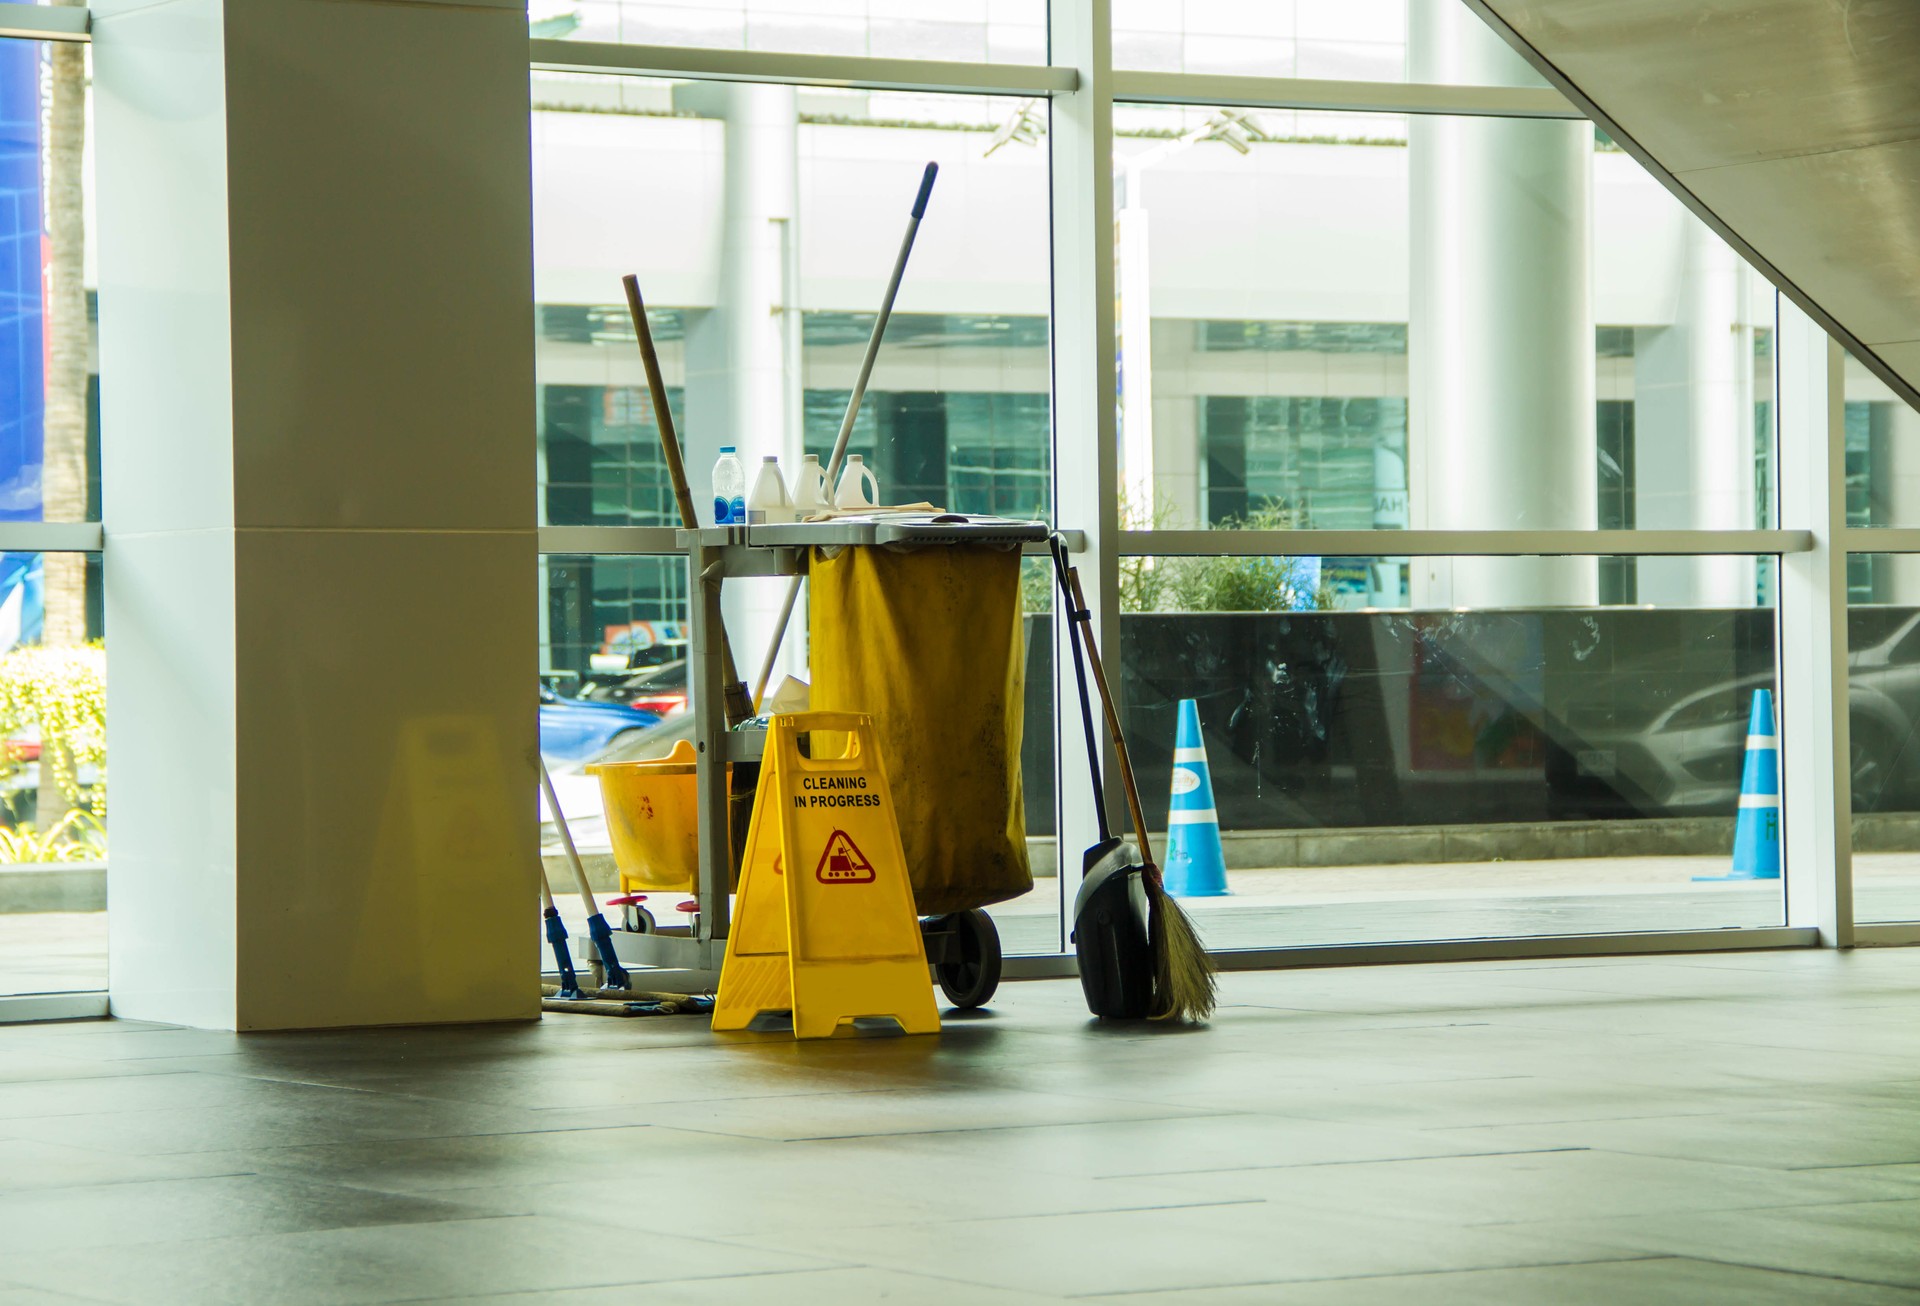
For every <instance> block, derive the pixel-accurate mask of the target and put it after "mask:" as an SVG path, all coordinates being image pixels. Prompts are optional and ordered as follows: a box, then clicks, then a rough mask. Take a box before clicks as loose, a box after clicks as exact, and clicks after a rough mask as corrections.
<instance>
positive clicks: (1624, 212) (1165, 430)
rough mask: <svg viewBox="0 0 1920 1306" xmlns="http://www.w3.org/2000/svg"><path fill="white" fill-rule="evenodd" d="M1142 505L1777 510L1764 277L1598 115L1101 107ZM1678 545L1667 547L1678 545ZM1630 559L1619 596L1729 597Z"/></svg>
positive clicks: (1669, 520)
mask: <svg viewBox="0 0 1920 1306" xmlns="http://www.w3.org/2000/svg"><path fill="white" fill-rule="evenodd" d="M1115 124H1116V142H1115V159H1114V163H1115V175H1116V184H1115V203H1116V209H1117V211H1116V215H1115V218H1116V227H1115V230H1116V241H1117V244H1118V258H1117V262H1116V268H1117V284H1118V292H1119V293H1118V299H1119V313H1118V318H1119V335H1120V358H1119V380H1120V387H1119V389H1120V393H1119V405H1118V407H1119V414H1118V416H1119V423H1118V425H1119V437H1120V455H1121V458H1120V461H1121V466H1122V481H1123V493H1124V496H1125V499H1124V502H1125V509H1124V511H1125V514H1126V516H1127V517H1128V519H1129V520H1130V521H1131V522H1132V523H1133V524H1135V525H1136V526H1142V527H1144V526H1158V527H1165V528H1196V527H1199V528H1212V529H1232V528H1261V529H1286V528H1289V527H1303V528H1318V529H1341V530H1353V529H1362V530H1364V529H1383V530H1395V529H1404V528H1409V527H1412V528H1432V529H1501V528H1515V529H1527V528H1533V529H1592V528H1596V527H1598V528H1602V529H1632V528H1636V527H1638V528H1648V529H1745V528H1750V527H1764V526H1768V525H1770V524H1771V523H1772V521H1773V520H1774V509H1773V500H1774V487H1773V474H1772V466H1773V439H1772V425H1773V423H1772V385H1773V381H1772V373H1773V360H1772V337H1773V311H1774V300H1773V293H1772V291H1771V289H1770V288H1768V287H1767V286H1766V285H1765V284H1764V282H1762V281H1761V279H1760V278H1759V277H1758V275H1757V274H1756V273H1754V272H1753V271H1752V270H1751V269H1749V268H1748V267H1746V266H1745V265H1744V264H1743V263H1742V262H1741V261H1740V260H1739V258H1738V257H1737V256H1736V255H1735V254H1734V253H1733V251H1732V250H1731V249H1730V248H1728V247H1727V246H1726V245H1725V244H1724V243H1723V242H1721V241H1720V240H1719V239H1718V238H1717V237H1716V236H1714V235H1713V233H1712V232H1710V231H1709V230H1708V229H1707V228H1706V227H1705V226H1704V225H1703V224H1701V223H1700V222H1698V221H1697V220H1695V219H1694V218H1693V217H1692V216H1691V215H1689V214H1688V213H1687V212H1686V211H1685V210H1684V209H1683V208H1682V207H1681V206H1680V205H1679V204H1677V203H1676V202H1675V201H1674V200H1673V199H1672V198H1671V197H1670V196H1669V195H1668V194H1667V193H1666V192H1665V191H1664V190H1663V189H1662V188H1661V187H1660V185H1659V183H1658V182H1656V181H1655V180H1654V179H1653V178H1652V177H1651V176H1649V175H1648V174H1647V173H1646V172H1645V171H1644V170H1642V169H1641V168H1640V167H1639V166H1638V165H1637V164H1636V163H1634V162H1633V160H1632V159H1631V158H1629V157H1628V156H1627V155H1626V154H1624V153H1622V152H1621V151H1620V150H1618V149H1617V148H1615V147H1614V146H1613V145H1612V144H1611V143H1610V142H1607V141H1606V140H1604V139H1599V138H1596V136H1595V134H1594V132H1593V131H1592V129H1591V127H1590V126H1588V125H1586V124H1582V123H1575V122H1539V121H1536V122H1508V121H1497V120H1491V119H1471V118H1457V117H1446V116H1439V115H1423V116H1420V117H1418V118H1415V119H1411V120H1410V119H1408V118H1405V117H1400V116H1394V115H1381V114H1374V115H1365V114H1361V115H1355V114H1312V113H1269V112H1265V111H1260V112H1250V111H1241V110H1231V109H1221V108H1218V107H1211V106H1192V107H1176V106H1142V105H1133V106H1119V107H1116V110H1115ZM1664 570H1665V571H1667V572H1671V571H1672V569H1670V568H1669V569H1664ZM1662 573H1663V569H1662V568H1660V567H1652V568H1651V570H1650V571H1649V573H1648V575H1647V576H1646V578H1645V587H1644V592H1643V586H1642V584H1641V579H1642V578H1641V577H1639V576H1638V575H1636V567H1635V565H1634V564H1633V563H1632V561H1631V560H1624V559H1623V560H1620V561H1619V562H1618V563H1615V564H1613V565H1612V566H1611V567H1610V569H1609V570H1608V571H1607V572H1606V573H1605V575H1604V576H1603V577H1602V578H1601V579H1600V581H1599V584H1600V593H1601V594H1602V595H1603V596H1604V597H1605V598H1607V599H1608V600H1610V601H1626V602H1631V601H1634V600H1636V599H1639V600H1641V601H1651V602H1656V603H1662V604H1669V603H1702V604H1707V605H1713V606H1719V605H1724V604H1728V603H1743V602H1746V601H1747V600H1748V598H1749V597H1750V596H1748V595H1746V594H1744V593H1734V592H1730V591H1724V590H1716V589H1703V590H1691V591H1689V590H1683V589H1677V588H1675V585H1674V582H1673V579H1672V577H1671V575H1668V576H1666V578H1665V579H1663V578H1662Z"/></svg>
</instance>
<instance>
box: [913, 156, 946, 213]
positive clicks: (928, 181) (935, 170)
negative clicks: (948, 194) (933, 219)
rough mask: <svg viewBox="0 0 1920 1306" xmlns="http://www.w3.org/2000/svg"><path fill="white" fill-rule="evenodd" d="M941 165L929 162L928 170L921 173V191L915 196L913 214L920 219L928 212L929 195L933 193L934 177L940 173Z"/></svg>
mask: <svg viewBox="0 0 1920 1306" xmlns="http://www.w3.org/2000/svg"><path fill="white" fill-rule="evenodd" d="M939 172H940V165H939V164H937V163H929V164H928V165H927V170H926V171H925V172H923V173H921V174H920V193H919V194H918V195H916V196H914V198H913V216H914V220H915V221H918V220H919V219H920V218H922V217H924V216H925V215H926V212H927V196H929V195H931V194H933V179H934V178H935V177H936V176H938V175H939Z"/></svg>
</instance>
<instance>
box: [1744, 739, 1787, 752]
mask: <svg viewBox="0 0 1920 1306" xmlns="http://www.w3.org/2000/svg"><path fill="white" fill-rule="evenodd" d="M1779 747H1780V740H1779V737H1778V736H1776V735H1748V736H1747V751H1748V752H1752V751H1753V750H1754V749H1756V748H1764V749H1766V750H1767V751H1769V752H1774V751H1777V750H1778V749H1779Z"/></svg>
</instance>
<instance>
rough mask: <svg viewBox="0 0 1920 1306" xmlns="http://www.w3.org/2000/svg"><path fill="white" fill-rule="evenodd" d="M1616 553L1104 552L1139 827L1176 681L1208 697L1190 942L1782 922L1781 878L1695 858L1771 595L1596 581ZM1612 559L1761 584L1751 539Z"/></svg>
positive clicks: (1719, 828)
mask: <svg viewBox="0 0 1920 1306" xmlns="http://www.w3.org/2000/svg"><path fill="white" fill-rule="evenodd" d="M1609 561H1613V560H1609V559H1598V558H1590V557H1589V558H1555V559H1543V558H1414V559H1407V558H1392V557H1370V558H1152V559H1148V558H1130V559H1124V560H1123V561H1122V584H1121V593H1122V606H1123V612H1122V615H1121V618H1120V633H1121V654H1122V674H1123V677H1124V683H1125V687H1126V691H1125V692H1126V712H1127V730H1128V742H1129V747H1130V749H1131V751H1132V753H1133V755H1134V759H1135V764H1136V765H1137V766H1138V767H1139V768H1140V777H1141V782H1142V785H1143V787H1144V789H1145V793H1144V794H1143V797H1144V798H1145V800H1146V803H1147V806H1148V813H1147V818H1148V821H1149V823H1150V824H1151V825H1153V826H1154V827H1155V829H1156V831H1157V830H1159V829H1160V828H1162V827H1161V824H1160V823H1161V822H1162V820H1163V819H1164V817H1165V815H1166V813H1167V811H1168V809H1169V804H1170V795H1171V792H1172V787H1173V786H1172V779H1173V776H1172V762H1173V749H1174V746H1175V735H1176V724H1177V712H1178V708H1179V704H1180V702H1181V700H1183V699H1192V700H1194V701H1195V703H1196V705H1197V709H1198V713H1199V718H1200V721H1201V727H1202V738H1203V743H1204V746H1205V748H1206V750H1207V760H1208V763H1209V770H1210V773H1211V783H1212V793H1213V800H1214V802H1213V806H1214V809H1215V810H1216V811H1217V812H1218V816H1219V823H1220V827H1221V831H1222V835H1223V840H1224V846H1225V864H1226V878H1227V883H1228V887H1229V889H1230V896H1227V897H1220V898H1203V897H1195V898H1192V899H1189V900H1188V901H1187V904H1186V905H1187V906H1188V908H1189V909H1190V910H1191V911H1192V912H1193V913H1194V914H1195V916H1196V918H1197V920H1198V921H1199V924H1200V928H1201V930H1202V932H1203V933H1204V935H1205V937H1206V939H1207V942H1208V943H1209V945H1211V946H1213V947H1216V948H1261V947H1278V946H1306V945H1321V944H1336V943H1360V942H1392V941H1407V940H1431V939H1450V938H1478V937H1495V936H1502V935H1514V936H1520V935H1536V934H1547V935H1551V934H1570V933H1593V932H1609V931H1625V930H1634V931H1639V930H1679V929H1718V928H1722V927H1728V926H1766V925H1777V924H1779V923H1780V920H1781V918H1782V901H1781V893H1780V883H1781V882H1780V881H1778V880H1759V881H1756V880H1745V881H1741V880H1716V879H1715V878H1714V877H1722V876H1726V875H1727V874H1728V873H1729V872H1730V869H1731V865H1732V863H1731V853H1732V848H1733V842H1734V834H1735V821H1736V817H1737V814H1738V810H1739V808H1738V803H1739V795H1740V789H1741V778H1742V768H1743V765H1744V759H1745V744H1746V738H1745V736H1746V726H1747V721H1748V714H1749V712H1750V711H1751V710H1752V705H1753V701H1754V695H1755V693H1756V692H1757V691H1760V690H1765V691H1767V692H1768V693H1769V694H1774V693H1775V692H1776V691H1777V683H1776V679H1775V670H1774V666H1775V660H1774V614H1773V611H1772V607H1771V603H1770V601H1760V600H1758V599H1749V600H1748V601H1746V602H1744V603H1738V604H1732V603H1730V604H1726V605H1722V606H1718V607H1709V606H1704V605H1699V604H1693V603H1686V604H1652V603H1621V602H1606V601H1601V600H1598V599H1597V598H1596V591H1597V590H1598V589H1599V587H1600V584H1601V578H1602V575H1603V574H1604V571H1603V564H1605V563H1607V562H1609ZM1620 561H1624V562H1629V563H1637V564H1638V570H1640V571H1641V572H1642V574H1643V575H1644V574H1646V573H1649V572H1652V571H1653V570H1655V569H1656V568H1685V569H1692V570H1695V571H1706V572H1716V573H1718V572H1724V573H1728V574H1729V575H1731V576H1733V577H1735V578H1737V579H1738V580H1739V583H1738V585H1730V587H1729V588H1730V589H1739V590H1741V591H1743V592H1746V593H1748V594H1753V593H1755V592H1756V591H1757V590H1758V588H1759V587H1758V586H1757V585H1756V584H1754V582H1753V580H1752V577H1753V575H1754V573H1755V572H1757V571H1760V570H1763V569H1764V568H1762V567H1761V566H1760V562H1768V563H1770V561H1771V560H1759V561H1756V560H1755V559H1751V558H1734V557H1700V558H1652V557H1642V558H1638V559H1624V560H1620ZM1362 592H1364V593H1365V594H1366V595H1367V597H1368V598H1369V599H1370V600H1371V601H1370V602H1368V603H1367V604H1365V605H1364V606H1351V607H1350V606H1346V605H1345V604H1343V603H1341V602H1340V596H1341V595H1342V593H1346V594H1359V593H1362ZM1443 593H1444V594H1445V595H1446V596H1447V597H1446V598H1445V599H1436V597H1435V596H1436V595H1439V594H1443ZM1776 820H1777V817H1776ZM1158 837H1159V836H1158V835H1156V838H1158ZM1164 860H1166V861H1167V862H1168V864H1169V865H1171V864H1173V861H1174V858H1173V855H1172V854H1171V853H1170V854H1168V856H1167V858H1165V859H1164Z"/></svg>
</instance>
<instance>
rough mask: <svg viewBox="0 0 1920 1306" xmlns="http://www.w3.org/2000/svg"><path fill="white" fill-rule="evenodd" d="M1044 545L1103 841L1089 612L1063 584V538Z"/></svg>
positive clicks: (1106, 836)
mask: <svg viewBox="0 0 1920 1306" xmlns="http://www.w3.org/2000/svg"><path fill="white" fill-rule="evenodd" d="M1047 548H1048V552H1050V553H1051V554H1052V555H1053V574H1054V578H1055V579H1056V580H1058V581H1059V582H1060V610H1061V619H1062V620H1064V621H1065V622H1066V623H1067V640H1068V642H1069V643H1070V644H1071V645H1072V646H1073V679H1074V683H1075V684H1077V685H1078V686H1079V687H1080V724H1081V726H1082V727H1083V728H1084V729H1085V731H1086V736H1087V774H1088V775H1090V776H1092V777H1093V813H1094V816H1095V817H1096V818H1097V819H1098V820H1099V823H1100V842H1101V843H1105V842H1106V841H1107V840H1109V839H1111V838H1112V837H1113V832H1112V830H1110V829H1109V828H1108V827H1107V797H1106V790H1105V788H1104V787H1102V785H1101V783H1100V741H1099V738H1098V737H1097V736H1095V734H1094V732H1093V702H1092V700H1091V699H1089V698H1088V697H1087V668H1086V663H1085V662H1084V661H1083V660H1082V658H1081V654H1080V618H1081V617H1082V616H1088V617H1090V616H1091V615H1092V614H1091V613H1082V612H1081V611H1080V610H1079V605H1078V604H1077V603H1075V602H1074V599H1073V590H1072V589H1071V588H1069V586H1068V584H1067V542H1066V541H1065V540H1064V539H1062V538H1061V537H1060V536H1059V535H1057V534H1056V535H1053V536H1051V537H1050V538H1049V539H1048V540H1047Z"/></svg>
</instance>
